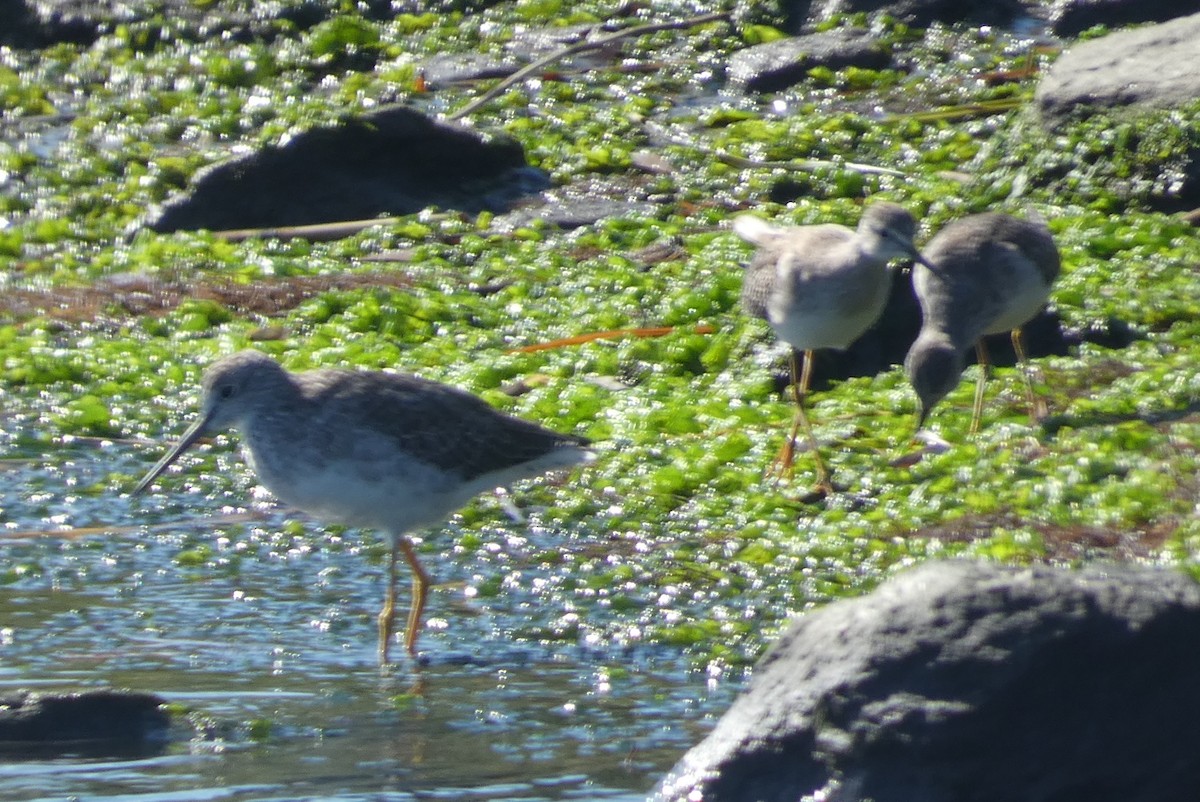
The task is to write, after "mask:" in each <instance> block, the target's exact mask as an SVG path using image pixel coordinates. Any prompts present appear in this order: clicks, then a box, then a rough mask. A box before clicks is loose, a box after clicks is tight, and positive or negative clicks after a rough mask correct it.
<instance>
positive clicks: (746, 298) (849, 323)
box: [733, 202, 922, 493]
mask: <svg viewBox="0 0 1200 802" xmlns="http://www.w3.org/2000/svg"><path fill="white" fill-rule="evenodd" d="M733 230H734V232H735V233H736V234H737V235H738V236H740V237H741V238H742V239H744V240H746V241H747V242H749V243H751V244H753V245H755V246H757V247H758V250H757V252H756V253H755V254H754V258H753V259H752V260H751V261H750V264H749V265H748V266H747V268H746V278H745V280H744V282H743V284H742V307H743V308H744V309H745V310H746V312H748V313H749V314H751V315H754V316H755V317H761V318H764V319H766V321H767V322H768V323H769V324H770V325H771V328H772V329H774V331H775V334H776V336H778V337H779V339H781V340H783V341H784V342H786V343H788V344H789V345H791V346H792V347H793V349H794V350H793V351H792V355H791V373H792V392H793V395H794V397H795V401H796V417H795V419H794V420H793V422H792V429H791V432H790V433H789V435H788V439H787V440H786V441H785V442H784V445H783V449H782V451H780V454H779V457H778V458H777V459H776V463H775V466H776V468H777V469H778V471H779V472H780V473H786V472H787V471H790V470H791V466H792V460H793V455H794V453H795V443H796V436H797V434H798V433H799V430H800V427H801V426H803V427H804V432H805V436H806V437H807V439H808V443H809V447H810V448H811V450H812V452H813V458H814V460H815V461H816V465H817V487H818V489H819V491H820V492H822V493H828V492H830V491H831V490H832V489H833V485H832V483H831V482H830V476H829V470H828V469H827V468H826V467H825V462H824V461H823V460H822V459H821V454H820V451H819V450H818V448H817V440H816V437H815V436H814V434H813V429H812V424H811V423H810V422H809V419H808V415H807V413H806V412H805V410H804V402H805V398H806V397H807V395H808V389H809V385H810V382H811V379H812V363H813V351H814V350H815V349H817V348H837V349H843V348H847V347H849V346H850V345H851V344H852V343H853V342H854V341H855V340H857V339H858V338H859V337H860V336H861V335H862V334H863V332H865V331H866V330H867V329H869V328H870V327H871V325H872V324H873V323H874V322H875V321H876V320H877V319H878V318H879V315H880V313H881V312H882V311H883V307H884V304H885V303H886V302H887V297H888V290H889V289H890V287H891V275H890V274H889V273H888V270H887V264H888V262H889V261H891V260H892V259H898V258H901V257H908V258H912V259H915V260H917V261H921V260H922V257H921V254H920V253H918V251H917V249H916V247H915V246H914V245H913V237H914V236H915V235H916V230H917V225H916V221H915V220H914V219H913V216H912V215H911V214H909V212H908V211H907V210H906V209H904V208H903V207H901V206H897V205H896V204H894V203H886V202H876V203H872V204H871V205H870V206H868V207H867V208H866V210H865V211H864V212H863V215H862V218H861V219H860V220H859V223H858V228H857V229H849V228H847V227H845V226H840V225H836V224H830V223H827V224H822V225H810V226H776V225H772V224H770V223H768V222H766V221H765V220H762V219H761V218H758V217H754V216H753V215H739V216H737V217H735V218H734V220H733ZM796 350H800V351H803V352H804V366H803V368H802V369H801V370H800V375H799V379H798V380H797V375H796V374H797V366H796V353H795V351H796Z"/></svg>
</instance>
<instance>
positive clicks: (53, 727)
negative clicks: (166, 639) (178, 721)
mask: <svg viewBox="0 0 1200 802" xmlns="http://www.w3.org/2000/svg"><path fill="white" fill-rule="evenodd" d="M164 704H166V702H165V700H163V699H162V698H161V697H158V696H155V695H154V694H150V693H140V692H137V691H120V690H111V689H104V690H90V691H82V692H79V693H38V692H31V691H17V692H15V693H10V694H7V695H4V696H0V754H4V755H6V756H8V757H12V756H14V755H20V754H23V753H28V754H31V755H32V754H36V755H44V754H45V753H46V752H47V751H54V750H58V749H64V750H65V749H71V750H72V751H80V750H83V751H87V752H90V753H124V752H127V751H141V750H144V749H146V748H148V747H149V748H153V747H155V746H159V745H162V744H165V742H166V740H167V730H168V727H169V725H170V716H169V715H168V714H167V712H166V711H165V710H164V709H163V705H164Z"/></svg>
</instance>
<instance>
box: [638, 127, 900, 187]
mask: <svg viewBox="0 0 1200 802" xmlns="http://www.w3.org/2000/svg"><path fill="white" fill-rule="evenodd" d="M646 128H647V129H648V130H651V131H652V132H653V133H655V134H656V135H658V136H660V137H662V138H663V139H666V140H667V141H668V142H670V143H671V144H673V145H681V146H682V147H685V148H691V149H692V150H697V151H699V152H701V153H703V154H705V155H706V156H712V157H713V158H715V159H716V160H717V161H720V162H724V163H725V164H728V165H730V166H732V167H741V168H748V169H752V170H756V169H767V170H804V171H811V170H819V169H822V168H826V167H841V168H843V169H846V170H851V171H853V172H856V173H864V174H867V175H891V176H897V177H900V178H903V177H904V175H905V174H904V173H903V172H902V171H900V170H893V169H892V168H890V167H878V166H876V165H874V164H859V163H858V162H839V161H829V160H826V159H791V160H789V161H764V160H762V159H747V158H746V157H745V156H736V155H734V154H732V153H729V152H728V151H724V150H718V149H716V148H709V147H705V146H704V145H701V144H699V143H697V142H695V141H694V140H691V139H687V138H685V137H682V136H676V135H674V134H672V133H671V132H670V131H668V130H667V129H666V128H664V127H663V126H661V125H656V124H654V123H647V124H646Z"/></svg>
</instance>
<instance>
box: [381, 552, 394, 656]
mask: <svg viewBox="0 0 1200 802" xmlns="http://www.w3.org/2000/svg"><path fill="white" fill-rule="evenodd" d="M396 550H397V545H396V543H393V544H392V552H391V554H390V555H389V557H388V572H387V580H386V582H385V587H384V591H383V609H382V610H380V611H379V664H380V665H387V663H388V650H389V648H390V647H391V645H392V627H393V625H394V624H395V620H396Z"/></svg>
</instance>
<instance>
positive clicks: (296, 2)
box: [0, 0, 396, 48]
mask: <svg viewBox="0 0 1200 802" xmlns="http://www.w3.org/2000/svg"><path fill="white" fill-rule="evenodd" d="M356 8H357V9H358V10H359V11H360V12H361V13H362V14H363V15H364V16H365V17H367V18H368V19H374V20H381V19H388V18H390V17H391V16H392V15H393V14H394V13H396V12H395V10H394V9H393V8H392V2H391V0H365V1H364V2H359V3H357V4H356ZM337 13H339V9H338V6H337V4H335V3H328V2H320V0H293V1H292V2H275V3H215V2H214V3H196V2H192V0H159V1H158V2H153V3H151V2H145V3H129V2H121V0H83V2H80V0H0V45H8V46H10V47H25V48H33V47H44V46H46V45H50V44H55V43H59V42H67V43H72V44H80V45H88V44H91V43H92V42H94V41H96V39H97V38H99V37H100V36H101V35H103V34H105V33H109V32H111V31H112V30H114V29H115V28H116V26H117V25H132V26H134V27H137V26H138V25H139V24H142V23H145V25H144V27H143V30H142V33H143V34H144V35H146V36H147V37H150V38H151V39H153V38H155V37H157V36H159V35H160V34H161V33H162V31H161V27H162V24H161V20H160V19H159V18H161V17H169V18H170V19H171V21H172V35H175V36H180V37H183V38H185V39H190V40H196V41H199V40H203V39H207V38H213V37H223V38H225V39H228V40H231V41H237V42H246V41H264V42H270V41H273V40H274V39H275V38H276V37H278V36H279V35H280V34H282V33H285V32H292V31H295V30H301V31H303V30H307V29H308V28H311V27H312V26H314V25H316V24H318V23H320V22H324V21H325V20H327V19H330V18H331V17H333V16H334V15H335V14H337Z"/></svg>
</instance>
